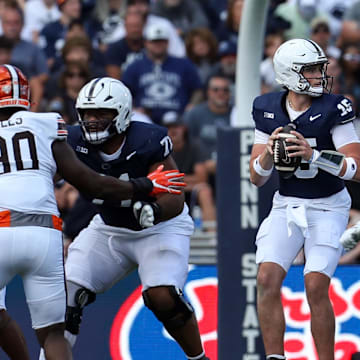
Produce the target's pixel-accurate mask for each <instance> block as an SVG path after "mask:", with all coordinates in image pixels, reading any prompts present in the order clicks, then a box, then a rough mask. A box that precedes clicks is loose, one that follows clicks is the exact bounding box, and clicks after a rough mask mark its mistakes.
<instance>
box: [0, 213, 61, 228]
mask: <svg viewBox="0 0 360 360" xmlns="http://www.w3.org/2000/svg"><path fill="white" fill-rule="evenodd" d="M13 226H41V227H47V228H51V229H56V230H60V231H62V219H60V218H59V217H58V216H56V215H51V214H26V213H23V212H19V211H14V210H5V211H0V227H13Z"/></svg>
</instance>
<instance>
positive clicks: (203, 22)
mask: <svg viewBox="0 0 360 360" xmlns="http://www.w3.org/2000/svg"><path fill="white" fill-rule="evenodd" d="M151 12H152V13H153V14H155V15H158V16H162V17H164V18H166V19H168V20H169V21H170V22H171V23H172V24H173V25H174V26H175V28H176V30H177V32H178V34H179V35H180V36H181V37H182V38H183V39H184V38H185V35H186V33H187V32H189V31H190V30H192V29H195V28H199V27H208V26H209V21H208V19H207V17H206V15H205V12H204V11H203V9H202V7H201V6H200V4H199V3H198V2H196V1H193V0H157V1H156V2H153V4H152V6H151Z"/></svg>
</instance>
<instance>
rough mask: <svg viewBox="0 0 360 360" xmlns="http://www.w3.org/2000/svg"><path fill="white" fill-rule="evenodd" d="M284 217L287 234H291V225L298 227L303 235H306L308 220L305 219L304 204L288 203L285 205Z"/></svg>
mask: <svg viewBox="0 0 360 360" xmlns="http://www.w3.org/2000/svg"><path fill="white" fill-rule="evenodd" d="M286 219H287V230H288V236H289V237H290V236H291V234H292V227H293V226H297V227H298V228H300V230H301V232H302V234H303V236H304V237H305V238H306V237H307V236H308V222H307V219H306V206H305V204H289V205H288V206H287V207H286Z"/></svg>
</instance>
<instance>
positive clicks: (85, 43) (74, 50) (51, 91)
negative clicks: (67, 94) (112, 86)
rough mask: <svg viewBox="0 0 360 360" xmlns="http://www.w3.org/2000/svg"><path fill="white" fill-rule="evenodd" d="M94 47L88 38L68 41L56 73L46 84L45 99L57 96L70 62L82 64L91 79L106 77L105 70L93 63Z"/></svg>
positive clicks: (74, 38) (57, 63)
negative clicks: (61, 76) (60, 82)
mask: <svg viewBox="0 0 360 360" xmlns="http://www.w3.org/2000/svg"><path fill="white" fill-rule="evenodd" d="M92 55H93V47H92V45H91V42H90V40H89V39H88V38H87V37H83V36H80V37H72V38H70V39H68V40H66V42H65V45H64V46H63V48H62V51H61V58H60V59H57V61H56V65H55V66H54V67H55V68H56V71H55V72H53V73H52V74H51V76H50V79H49V81H48V82H47V84H46V92H45V97H46V99H47V100H50V99H52V98H53V97H55V96H56V92H57V90H58V84H59V78H60V75H61V74H62V73H65V68H66V64H67V63H69V62H73V61H76V62H82V63H83V64H84V65H85V66H86V68H88V71H89V73H90V78H94V77H102V76H105V74H106V73H105V69H104V68H103V67H101V66H99V65H97V64H96V63H94V62H93V56H92Z"/></svg>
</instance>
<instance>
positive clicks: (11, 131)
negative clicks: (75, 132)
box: [0, 111, 67, 215]
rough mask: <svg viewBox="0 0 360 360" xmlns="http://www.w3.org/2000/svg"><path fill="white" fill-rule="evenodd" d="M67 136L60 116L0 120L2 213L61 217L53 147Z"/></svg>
mask: <svg viewBox="0 0 360 360" xmlns="http://www.w3.org/2000/svg"><path fill="white" fill-rule="evenodd" d="M66 136H67V130H66V126H65V123H64V120H63V119H62V118H61V115H59V114H57V113H33V112H29V111H19V112H16V113H15V114H13V115H12V116H11V117H10V118H9V119H8V120H4V121H0V152H1V155H0V211H2V210H16V211H20V212H24V213H36V214H43V213H45V214H53V215H58V213H59V212H58V208H57V205H56V200H55V195H54V184H53V177H54V175H55V173H56V163H55V160H54V157H53V155H52V149H51V145H52V143H53V141H54V140H66Z"/></svg>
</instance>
